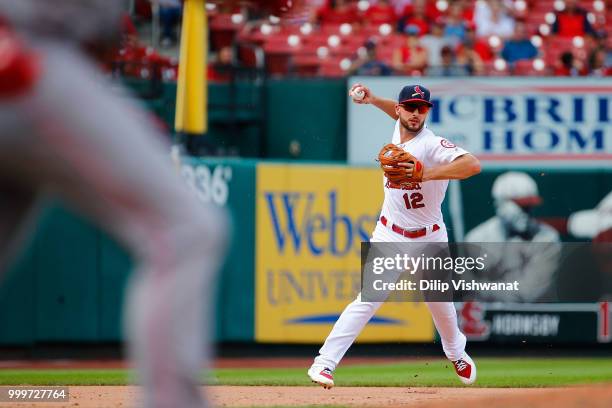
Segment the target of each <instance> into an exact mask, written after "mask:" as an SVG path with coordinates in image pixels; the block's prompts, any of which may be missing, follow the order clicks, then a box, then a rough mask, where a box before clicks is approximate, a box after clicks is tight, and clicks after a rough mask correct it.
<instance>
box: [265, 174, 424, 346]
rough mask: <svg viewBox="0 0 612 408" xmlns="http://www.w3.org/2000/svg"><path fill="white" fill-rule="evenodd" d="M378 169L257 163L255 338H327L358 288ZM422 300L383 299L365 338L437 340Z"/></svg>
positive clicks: (378, 198) (377, 199) (376, 199)
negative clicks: (363, 246) (362, 244)
mask: <svg viewBox="0 0 612 408" xmlns="http://www.w3.org/2000/svg"><path fill="white" fill-rule="evenodd" d="M381 184H382V178H381V174H380V171H379V170H377V169H363V168H348V167H344V166H343V167H340V166H306V165H304V166H301V165H287V164H264V163H260V164H258V166H257V200H256V206H257V209H256V213H257V221H256V261H255V264H256V279H255V280H256V283H255V286H256V291H255V298H256V300H255V303H256V313H255V339H256V341H258V342H284V343H287V342H294V343H319V342H322V341H323V340H324V339H325V337H326V336H327V334H328V333H329V331H330V330H331V328H332V325H333V324H334V323H335V321H336V320H337V318H338V316H339V315H340V313H341V312H342V310H343V309H344V308H345V307H346V305H347V304H348V303H350V302H352V301H353V300H354V299H355V297H356V295H357V293H358V292H359V288H360V283H361V275H360V261H361V256H360V253H361V250H360V248H361V242H362V241H367V240H368V239H369V237H370V234H371V232H372V230H373V228H374V226H375V224H376V220H377V218H378V213H379V211H380V206H381V204H382V199H383V191H382V188H381ZM433 336H434V327H433V323H432V321H431V317H430V315H429V311H428V309H427V306H426V305H425V304H423V303H412V304H408V303H392V302H389V303H387V304H385V305H383V306H382V307H381V308H380V309H379V311H378V312H377V314H376V315H375V316H374V317H373V318H372V320H371V321H370V323H369V324H368V325H367V326H366V328H365V330H364V331H363V333H362V334H361V336H360V337H359V341H367V342H379V341H419V342H422V341H424V342H427V341H431V340H432V339H433Z"/></svg>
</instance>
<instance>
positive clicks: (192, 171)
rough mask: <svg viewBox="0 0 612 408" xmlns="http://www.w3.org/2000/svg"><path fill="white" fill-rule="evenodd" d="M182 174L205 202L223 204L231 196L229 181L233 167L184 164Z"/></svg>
mask: <svg viewBox="0 0 612 408" xmlns="http://www.w3.org/2000/svg"><path fill="white" fill-rule="evenodd" d="M181 174H182V175H183V178H184V179H185V180H186V181H187V184H189V186H190V187H191V188H193V189H194V190H195V192H196V194H197V195H198V197H199V198H200V200H202V201H203V202H205V203H214V204H217V205H220V206H223V205H225V204H226V203H227V199H228V196H229V185H228V184H229V182H230V181H231V180H232V168H231V167H228V166H215V167H214V168H209V167H208V166H206V165H198V166H190V165H183V166H182V168H181Z"/></svg>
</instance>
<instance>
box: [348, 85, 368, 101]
mask: <svg viewBox="0 0 612 408" xmlns="http://www.w3.org/2000/svg"><path fill="white" fill-rule="evenodd" d="M351 97H352V98H353V100H354V101H361V100H363V98H365V90H364V89H363V88H361V87H357V88H355V89H353V92H352V93H351Z"/></svg>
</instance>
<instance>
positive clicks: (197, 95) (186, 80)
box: [174, 0, 208, 135]
mask: <svg viewBox="0 0 612 408" xmlns="http://www.w3.org/2000/svg"><path fill="white" fill-rule="evenodd" d="M205 3H206V2H205V0H185V3H184V6H183V25H182V31H181V49H180V58H179V72H178V83H177V89H176V117H175V121H174V128H175V130H176V132H179V133H184V134H189V135H198V134H204V133H206V131H207V125H208V120H207V106H206V101H207V79H206V58H207V53H208V38H207V37H208V30H207V18H206V4H205Z"/></svg>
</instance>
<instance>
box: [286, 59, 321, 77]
mask: <svg viewBox="0 0 612 408" xmlns="http://www.w3.org/2000/svg"><path fill="white" fill-rule="evenodd" d="M320 64H321V59H320V58H319V57H317V56H316V55H314V56H313V55H294V56H293V59H292V66H293V72H294V73H295V74H297V75H299V76H303V77H312V76H316V75H317V74H318V72H319V65H320Z"/></svg>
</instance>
